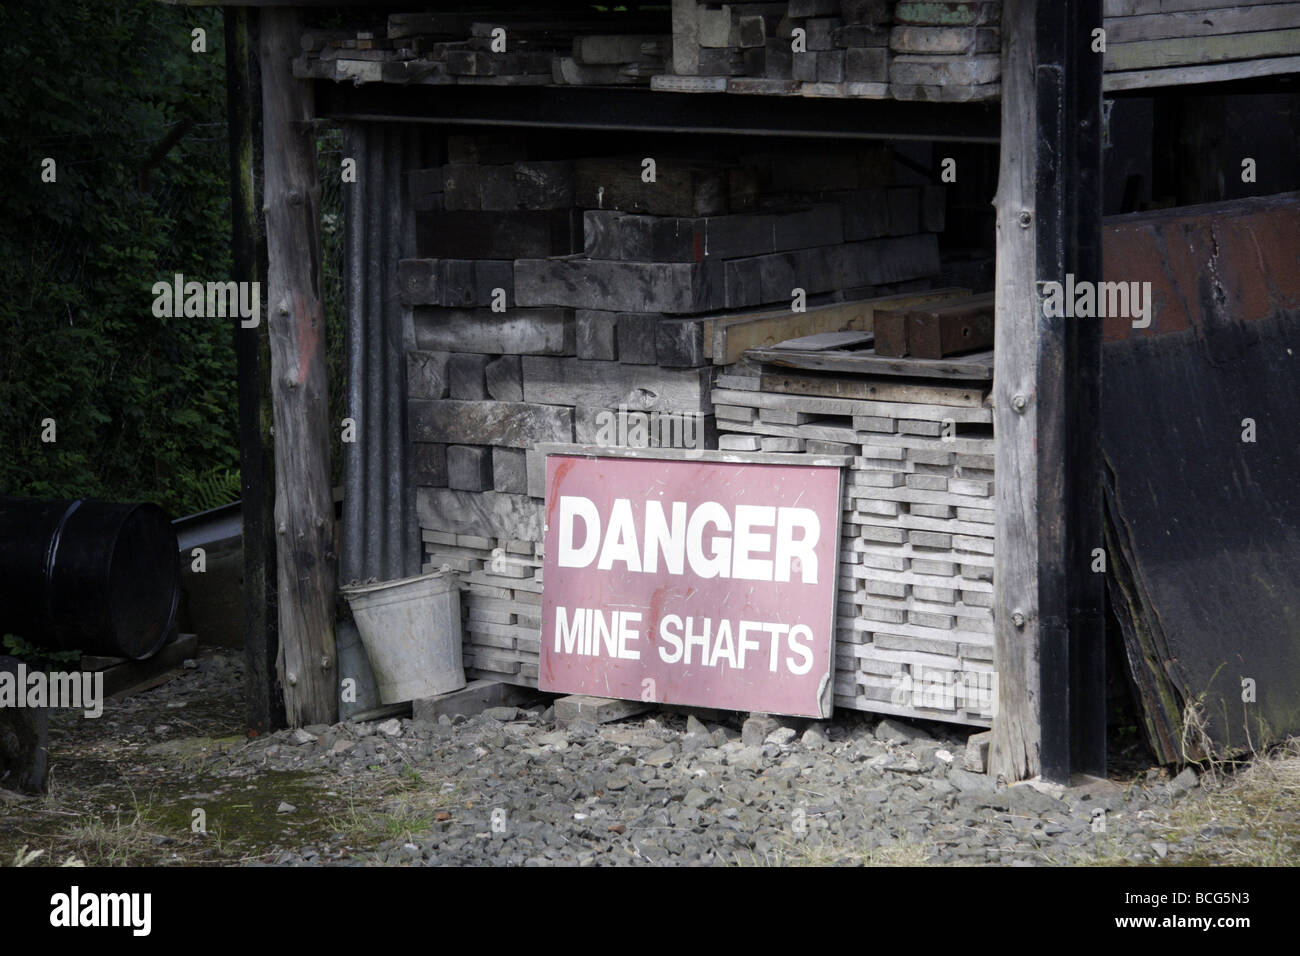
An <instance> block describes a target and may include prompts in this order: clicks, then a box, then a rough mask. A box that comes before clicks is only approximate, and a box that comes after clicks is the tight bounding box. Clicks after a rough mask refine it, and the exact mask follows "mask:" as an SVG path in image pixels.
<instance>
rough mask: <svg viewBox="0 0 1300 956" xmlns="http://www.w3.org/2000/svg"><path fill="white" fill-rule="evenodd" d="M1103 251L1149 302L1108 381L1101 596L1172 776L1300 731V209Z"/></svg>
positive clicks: (1111, 232) (1139, 230) (1111, 242)
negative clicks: (1217, 755)
mask: <svg viewBox="0 0 1300 956" xmlns="http://www.w3.org/2000/svg"><path fill="white" fill-rule="evenodd" d="M1104 255H1105V270H1106V271H1105V276H1106V279H1108V280H1113V279H1116V278H1120V277H1122V278H1124V279H1126V280H1131V281H1150V282H1152V283H1153V289H1154V303H1155V304H1154V309H1153V311H1152V314H1151V323H1150V326H1149V327H1148V328H1139V329H1134V328H1132V327H1131V323H1129V322H1127V321H1125V320H1123V319H1116V320H1108V322H1107V334H1108V338H1109V341H1107V342H1106V344H1105V346H1104V350H1103V367H1102V413H1103V417H1102V445H1103V450H1104V454H1105V460H1106V463H1107V466H1108V469H1109V480H1108V487H1107V489H1106V508H1107V519H1108V520H1107V529H1106V533H1107V541H1106V552H1107V559H1108V562H1107V584H1108V589H1109V593H1110V597H1111V602H1112V605H1113V606H1114V609H1115V612H1116V616H1117V618H1118V620H1119V623H1120V627H1121V630H1122V631H1123V636H1124V643H1125V648H1126V652H1127V655H1128V659H1129V665H1130V671H1131V674H1132V677H1133V680H1134V683H1135V685H1136V686H1137V688H1138V691H1139V694H1140V696H1141V698H1142V703H1143V710H1144V714H1145V725H1146V730H1147V733H1148V738H1149V740H1150V742H1151V743H1152V746H1153V748H1154V749H1155V751H1156V752H1157V754H1158V755H1159V756H1160V757H1161V759H1162V760H1165V761H1170V762H1172V761H1175V760H1181V759H1197V758H1198V757H1200V756H1203V755H1204V752H1205V750H1206V746H1207V741H1208V746H1210V747H1212V748H1213V749H1215V750H1217V751H1219V752H1233V751H1241V750H1244V749H1249V748H1251V747H1258V746H1261V745H1264V744H1266V743H1268V742H1269V741H1271V740H1276V739H1278V738H1279V737H1281V736H1285V735H1288V734H1295V733H1297V732H1300V574H1298V573H1297V570H1296V569H1297V568H1300V481H1297V476H1300V434H1298V430H1300V201H1298V200H1297V197H1296V196H1295V195H1290V196H1276V197H1267V198H1265V199H1260V200H1249V201H1243V202H1233V203H1222V204H1216V205H1213V206H1198V207H1189V208H1185V209H1177V210H1166V211H1162V212H1160V213H1156V214H1141V215H1138V216H1124V217H1118V218H1117V219H1116V220H1113V221H1111V222H1109V223H1108V225H1107V228H1106V230H1105V236H1104ZM1191 713H1196V714H1197V717H1196V719H1195V720H1191V721H1189V720H1187V717H1188V715H1189V714H1191ZM1202 731H1203V734H1202Z"/></svg>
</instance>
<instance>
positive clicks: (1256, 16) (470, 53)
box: [294, 0, 1300, 102]
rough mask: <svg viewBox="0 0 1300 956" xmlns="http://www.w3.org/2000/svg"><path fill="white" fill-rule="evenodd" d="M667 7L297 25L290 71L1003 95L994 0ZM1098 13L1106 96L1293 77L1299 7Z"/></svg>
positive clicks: (356, 78)
mask: <svg viewBox="0 0 1300 956" xmlns="http://www.w3.org/2000/svg"><path fill="white" fill-rule="evenodd" d="M626 7H631V8H632V9H626ZM665 7H666V5H665V4H659V5H657V6H655V5H648V6H647V8H646V9H644V10H642V9H640V8H639V7H638V5H636V4H629V5H621V6H620V8H618V9H608V10H605V11H598V10H596V9H594V8H593V7H590V6H587V7H585V8H581V7H574V8H573V9H569V10H552V11H549V12H548V14H547V15H545V16H542V15H540V14H538V12H537V11H536V9H535V8H530V7H525V6H522V5H517V6H500V7H497V8H494V9H482V10H479V11H478V12H440V13H429V12H422V13H393V14H390V15H389V16H388V17H387V20H386V21H384V20H379V19H376V20H375V22H373V23H370V24H368V25H367V26H364V27H362V28H360V29H357V28H352V29H347V30H340V29H309V30H307V31H306V32H304V34H303V36H302V50H303V52H302V54H301V56H299V57H298V58H297V60H295V62H294V73H295V75H296V76H298V77H301V78H312V79H328V80H335V81H338V82H343V81H347V82H352V83H401V84H409V83H419V84H461V85H496V86H503V85H504V86H519V85H525V86H552V85H563V86H572V85H579V86H626V85H641V86H645V85H649V86H651V87H652V88H654V89H662V90H675V91H685V92H729V93H748V94H766V95H780V96H800V95H802V96H832V97H865V98H869V99H883V98H890V97H892V98H894V99H899V100H929V101H939V102H974V101H983V100H991V99H996V98H997V97H998V96H999V90H1000V84H999V80H1000V72H1001V64H1000V43H1001V41H1000V37H999V28H1000V22H1001V16H1002V14H1001V3H1000V0H896V2H895V0H779V2H751V3H731V4H719V3H712V2H702V0H671V12H669V10H668V9H666V8H665ZM1103 13H1104V16H1105V20H1104V25H1105V48H1104V57H1105V59H1104V68H1105V71H1106V76H1105V79H1104V87H1105V89H1106V90H1124V89H1136V88H1142V87H1154V86H1172V85H1179V84H1195V83H1213V82H1219V81H1224V80H1236V79H1242V78H1246V77H1258V76H1266V75H1276V74H1284V73H1295V72H1297V71H1300V4H1296V3H1287V2H1281V0H1246V2H1239V3H1236V4H1229V3H1226V2H1224V0H1103Z"/></svg>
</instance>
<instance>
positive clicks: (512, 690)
mask: <svg viewBox="0 0 1300 956" xmlns="http://www.w3.org/2000/svg"><path fill="white" fill-rule="evenodd" d="M536 697H537V694H536V692H534V691H530V690H529V689H527V688H524V687H516V686H515V685H513V684H503V683H502V682H501V681H497V680H472V681H470V682H469V683H468V684H466V685H465V686H464V687H462V688H461V689H460V690H454V691H452V692H451V693H449V694H440V695H438V696H437V697H425V698H422V699H420V700H413V701H411V716H412V718H413V719H415V720H426V721H436V720H437V719H438V718H439V717H441V716H443V715H444V714H445V715H446V716H448V717H455V716H457V715H461V716H464V717H474V716H477V715H478V714H481V713H483V711H485V710H487V709H488V708H489V707H509V706H511V705H523V704H527V703H529V702H530V701H532V700H534V699H536Z"/></svg>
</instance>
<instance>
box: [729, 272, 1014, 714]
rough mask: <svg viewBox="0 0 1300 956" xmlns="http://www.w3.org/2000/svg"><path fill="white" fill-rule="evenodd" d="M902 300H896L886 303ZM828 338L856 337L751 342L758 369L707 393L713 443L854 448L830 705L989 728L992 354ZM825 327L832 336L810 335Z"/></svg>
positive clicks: (992, 689)
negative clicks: (890, 347)
mask: <svg viewBox="0 0 1300 956" xmlns="http://www.w3.org/2000/svg"><path fill="white" fill-rule="evenodd" d="M936 294H938V295H943V294H946V293H936ZM906 304H909V303H903V302H900V301H899V300H898V297H895V298H894V299H893V300H891V301H889V302H887V303H881V306H882V307H889V308H897V307H900V306H903V305H906ZM910 304H919V300H918V301H915V302H913V303H910ZM838 335H839V336H840V337H841V338H842V339H843V340H844V341H845V342H846V343H848V345H849V346H850V347H852V345H853V342H854V339H855V338H856V339H857V340H859V341H858V345H857V347H856V350H850V349H837V350H831V351H821V352H817V351H787V350H782V349H779V348H768V349H763V350H757V351H754V352H751V353H750V357H751V359H752V360H753V361H754V362H755V363H756V364H757V365H758V367H759V369H760V373H759V374H758V375H757V376H752V377H749V378H744V377H739V376H737V377H731V376H728V377H727V378H725V379H722V380H720V384H724V385H728V386H731V387H727V388H716V389H715V390H714V392H713V403H714V409H715V413H716V414H717V416H718V428H719V447H721V448H724V449H734V450H745V451H758V452H787V453H789V452H796V453H797V452H806V453H811V454H834V455H849V456H852V460H853V464H852V467H851V468H850V469H848V470H847V471H846V472H845V477H844V485H843V489H844V490H843V501H842V507H843V514H842V525H841V538H840V566H839V567H840V574H839V590H838V601H837V613H836V650H835V684H834V701H835V704H836V706H840V707H846V708H850V709H856V710H867V711H875V712H879V713H887V714H897V715H902V716H912V717H924V718H927V719H937V720H945V721H950V722H954V723H962V724H972V725H977V726H989V725H990V724H991V717H992V709H993V706H994V702H995V701H996V684H995V683H994V680H993V612H992V603H993V558H994V553H993V546H994V541H993V501H994V499H993V461H994V445H993V434H992V420H993V415H992V408H991V407H990V403H989V392H990V380H991V377H992V362H991V357H990V355H991V353H982V354H976V355H972V356H965V357H962V358H960V359H953V360H947V361H944V362H932V361H928V360H919V359H908V358H893V359H883V358H876V357H875V355H874V352H873V350H871V349H869V348H863V347H862V346H863V345H864V344H865V342H866V340H868V339H869V336H868V335H864V334H861V333H858V334H857V335H856V336H855V334H853V333H839V334H838ZM825 338H835V337H834V336H824V335H823V336H814V337H812V338H811V339H808V340H805V341H806V342H812V341H815V340H817V339H825ZM790 344H791V345H794V346H799V345H800V343H799V342H792V343H790Z"/></svg>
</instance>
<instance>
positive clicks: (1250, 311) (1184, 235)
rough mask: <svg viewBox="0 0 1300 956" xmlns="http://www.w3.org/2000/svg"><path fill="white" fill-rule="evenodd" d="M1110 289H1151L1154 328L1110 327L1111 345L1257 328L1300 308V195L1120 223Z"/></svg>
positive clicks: (1108, 264) (1113, 225) (1110, 256)
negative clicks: (1246, 325) (1232, 326)
mask: <svg viewBox="0 0 1300 956" xmlns="http://www.w3.org/2000/svg"><path fill="white" fill-rule="evenodd" d="M1103 257H1104V269H1105V273H1104V275H1105V280H1106V281H1107V282H1116V281H1120V282H1129V283H1132V282H1139V283H1142V282H1149V283H1150V284H1151V286H1150V291H1151V297H1152V301H1153V303H1154V308H1153V310H1152V315H1151V324H1150V325H1149V326H1148V327H1146V328H1135V327H1134V326H1133V323H1132V321H1131V320H1130V319H1129V318H1128V317H1125V316H1109V317H1107V318H1105V319H1104V320H1103V323H1104V324H1103V326H1102V337H1103V339H1104V340H1105V341H1107V342H1111V341H1116V340H1120V339H1128V338H1150V337H1152V336H1156V335H1163V334H1165V333H1168V332H1180V331H1183V330H1188V329H1191V330H1195V332H1196V335H1197V336H1198V337H1202V338H1205V337H1210V338H1212V337H1213V335H1214V331H1215V329H1216V327H1218V326H1219V325H1221V324H1222V323H1223V322H1224V321H1225V320H1227V321H1231V322H1233V323H1241V322H1255V321H1258V320H1259V319H1263V318H1267V317H1269V316H1273V315H1276V314H1277V313H1278V312H1280V311H1284V310H1287V309H1300V193H1282V194H1279V195H1276V196H1264V197H1261V198H1259V199H1239V200H1234V201H1232V202H1222V203H1210V204H1207V205H1203V206H1184V207H1180V208H1176V209H1161V210H1157V211H1155V212H1138V213H1131V214H1129V215H1125V216H1112V217H1110V218H1108V219H1107V220H1106V228H1105V236H1104V239H1103Z"/></svg>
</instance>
